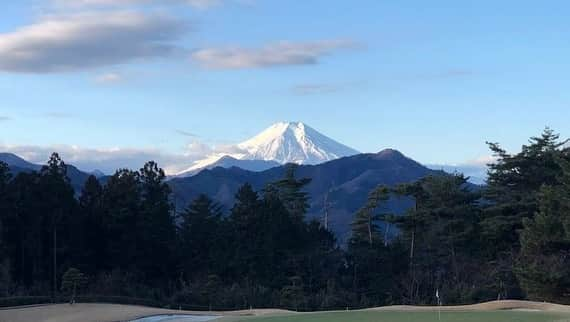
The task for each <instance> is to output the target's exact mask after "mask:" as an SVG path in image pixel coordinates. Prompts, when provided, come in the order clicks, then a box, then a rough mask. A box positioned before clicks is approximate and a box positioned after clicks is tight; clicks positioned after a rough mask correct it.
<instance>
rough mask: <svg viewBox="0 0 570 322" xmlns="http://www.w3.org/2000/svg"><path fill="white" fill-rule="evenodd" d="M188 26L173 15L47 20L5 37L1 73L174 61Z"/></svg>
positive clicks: (99, 14) (79, 16)
mask: <svg viewBox="0 0 570 322" xmlns="http://www.w3.org/2000/svg"><path fill="white" fill-rule="evenodd" d="M187 29H188V24H187V23H186V22H184V21H181V20H178V19H175V18H173V17H170V16H167V15H145V14H143V13H137V12H130V11H129V12H126V11H123V12H90V13H77V14H71V15H55V16H47V17H44V18H43V19H41V20H40V21H38V22H36V23H34V24H31V25H28V26H25V27H23V28H20V29H19V30H16V31H14V32H10V33H0V57H2V59H0V71H4V72H21V73H50V72H68V71H76V70H83V69H88V68H95V67H102V66H110V65H116V64H122V63H128V62H131V61H133V60H136V59H143V58H155V57H165V56H171V55H174V54H176V53H179V52H181V51H182V49H181V48H179V47H178V46H176V45H175V44H173V41H174V40H177V39H178V38H179V37H181V35H182V34H183V33H184V32H186V31H187Z"/></svg>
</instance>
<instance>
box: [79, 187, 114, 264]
mask: <svg viewBox="0 0 570 322" xmlns="http://www.w3.org/2000/svg"><path fill="white" fill-rule="evenodd" d="M79 209H80V214H81V219H82V226H83V229H82V231H81V232H82V234H83V237H84V243H83V245H82V246H83V251H82V252H81V253H82V254H81V255H82V256H81V259H82V262H83V263H84V264H85V268H84V270H85V271H87V272H96V271H99V270H100V269H103V268H107V267H108V266H107V265H108V264H109V263H108V257H107V254H106V239H107V237H108V236H107V233H106V231H105V208H104V199H103V187H102V186H101V184H100V183H99V180H97V178H95V176H89V177H88V178H87V181H85V185H84V186H83V189H82V190H81V195H80V196H79Z"/></svg>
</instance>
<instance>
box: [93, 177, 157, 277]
mask: <svg viewBox="0 0 570 322" xmlns="http://www.w3.org/2000/svg"><path fill="white" fill-rule="evenodd" d="M139 176H140V175H139V173H138V172H135V171H131V170H127V169H121V170H118V171H117V172H115V174H114V175H113V176H111V177H110V178H109V180H108V182H107V184H106V185H105V188H104V190H103V200H104V211H105V215H104V226H105V231H106V232H107V234H108V235H107V236H108V238H107V240H106V247H107V249H106V251H105V252H106V253H107V254H108V255H109V259H108V260H109V265H110V266H111V267H113V268H116V269H123V270H126V269H129V268H131V269H132V271H133V272H137V271H138V268H137V266H138V265H137V263H138V260H139V259H141V258H143V257H144V256H145V255H146V252H145V250H144V249H143V248H142V245H141V242H140V241H141V240H142V236H141V234H142V230H141V218H140V207H141V191H140V184H139Z"/></svg>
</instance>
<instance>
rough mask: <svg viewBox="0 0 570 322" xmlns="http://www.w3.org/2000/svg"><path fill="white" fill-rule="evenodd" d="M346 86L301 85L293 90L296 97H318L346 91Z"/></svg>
mask: <svg viewBox="0 0 570 322" xmlns="http://www.w3.org/2000/svg"><path fill="white" fill-rule="evenodd" d="M344 87H345V86H342V85H336V84H301V85H296V86H293V88H291V91H292V92H293V94H295V95H317V94H329V93H336V92H339V91H341V90H343V89H344Z"/></svg>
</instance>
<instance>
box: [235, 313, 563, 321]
mask: <svg viewBox="0 0 570 322" xmlns="http://www.w3.org/2000/svg"><path fill="white" fill-rule="evenodd" d="M235 321H236V322H241V321H243V322H440V321H441V322H570V315H568V314H556V313H543V312H518V311H492V312H442V313H441V320H440V319H439V316H438V313H437V312H373V311H358V312H334V313H309V314H291V315H283V316H269V317H250V318H240V319H237V320H235Z"/></svg>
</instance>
